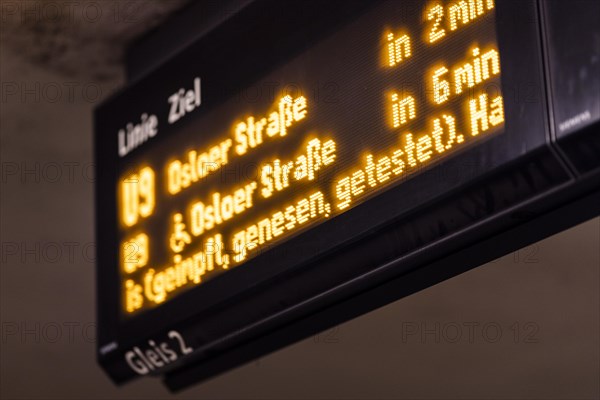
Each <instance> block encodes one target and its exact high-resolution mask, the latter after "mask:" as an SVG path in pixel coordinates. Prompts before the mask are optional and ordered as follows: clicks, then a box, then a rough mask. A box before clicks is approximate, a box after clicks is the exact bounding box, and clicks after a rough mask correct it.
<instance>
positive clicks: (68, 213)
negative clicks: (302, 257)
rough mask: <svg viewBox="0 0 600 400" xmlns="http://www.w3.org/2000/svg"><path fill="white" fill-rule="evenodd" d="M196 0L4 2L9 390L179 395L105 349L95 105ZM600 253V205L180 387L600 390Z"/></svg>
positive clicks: (452, 393) (338, 393)
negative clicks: (151, 38)
mask: <svg viewBox="0 0 600 400" xmlns="http://www.w3.org/2000/svg"><path fill="white" fill-rule="evenodd" d="M182 4H183V1H175V0H173V1H135V0H134V1H126V0H124V1H112V0H105V1H101V2H93V1H78V2H68V1H59V2H53V1H46V2H40V1H5V0H2V1H0V6H1V11H2V14H1V18H2V19H1V22H2V25H1V31H0V34H1V36H0V80H1V84H2V91H1V99H0V107H1V109H0V131H1V138H0V157H1V167H2V170H1V171H2V174H1V190H0V206H1V209H0V235H1V237H0V245H1V249H0V250H1V254H0V261H1V264H2V265H1V269H0V317H1V328H2V332H1V333H2V335H1V340H0V367H1V369H0V398H2V399H108V398H115V399H117V398H118V399H141V398H168V397H171V396H170V395H169V394H168V393H167V391H166V390H165V389H164V388H163V387H162V386H161V385H160V382H158V381H157V380H152V379H143V380H139V381H137V382H135V383H133V384H130V385H128V386H126V387H123V388H115V387H114V386H113V385H112V384H111V383H110V381H109V380H108V378H107V377H106V376H105V375H104V374H103V373H102V371H101V370H100V369H99V367H98V366H97V365H96V363H95V343H94V342H95V332H94V329H95V321H94V306H95V285H94V268H95V265H94V259H95V246H94V235H93V226H94V225H93V224H94V222H93V204H92V198H93V197H92V190H93V162H92V114H91V112H92V110H93V108H94V107H95V106H96V105H97V104H98V103H99V102H100V101H101V100H102V99H103V98H106V97H107V96H108V95H109V94H110V93H111V92H112V91H113V90H114V89H116V88H118V87H119V85H121V84H122V83H123V65H122V55H123V49H124V46H125V45H127V44H128V43H130V42H131V41H133V40H135V39H136V38H138V37H139V36H140V35H142V34H144V33H145V32H148V31H150V30H151V29H153V28H154V27H156V26H157V25H158V24H160V22H161V21H163V20H164V18H165V17H167V16H168V15H169V14H170V13H171V12H173V11H175V10H177V9H179V8H180V7H181V5H182ZM49 5H50V6H49ZM52 5H56V6H58V9H60V10H62V11H61V13H60V14H59V16H58V17H56V15H57V14H55V13H54V11H53V9H52V8H50V7H52ZM98 6H99V8H98ZM65 7H70V8H68V9H69V10H71V11H68V12H65V11H64V10H65ZM94 10H100V13H99V14H98V13H95V14H94ZM599 266H600V220H599V219H595V220H592V221H589V222H587V223H585V224H583V225H581V226H578V227H576V228H573V229H571V230H569V231H566V232H563V233H561V234H559V235H557V236H554V237H551V238H549V239H547V240H544V241H542V242H539V243H537V244H534V245H532V246H530V247H527V248H525V249H522V250H520V251H518V252H515V253H513V254H508V255H506V256H505V257H503V258H501V259H499V260H497V261H495V262H493V263H490V264H488V265H485V266H483V267H481V268H478V269H476V270H474V271H471V272H469V273H467V274H464V275H462V276H459V277H457V278H455V279H452V280H450V281H447V282H445V283H443V284H440V285H437V286H435V287H432V288H430V289H428V290H425V291H423V292H421V293H418V294H416V295H414V296H411V297H409V298H406V299H404V300H402V301H400V302H397V303H394V304H391V305H389V306H387V307H385V308H383V309H380V310H377V311H375V312H372V313H370V314H368V315H365V316H363V317H361V318H358V319H356V320H354V321H351V322H349V323H346V324H344V325H341V326H339V327H337V328H335V329H333V330H331V331H328V332H325V333H323V334H321V335H318V336H315V337H313V338H310V339H307V340H305V341H303V342H301V343H298V344H296V345H294V346H291V347H289V348H287V349H285V350H283V351H280V352H278V353H275V354H273V355H271V356H268V357H265V358H263V359H261V360H259V361H257V362H254V363H251V364H249V365H247V366H244V367H242V368H239V369H237V370H235V371H233V372H231V373H228V374H226V375H224V376H222V377H219V378H217V379H215V380H213V381H211V382H208V383H206V384H204V385H202V386H198V387H196V388H193V389H191V390H188V391H186V392H184V393H182V394H180V395H178V396H177V397H179V398H221V399H237V398H240V399H257V398H278V399H280V398H283V399H292V398H293V399H296V398H320V399H322V398H355V399H358V398H360V399H372V398H390V399H413V398H421V399H434V398H435V399H458V398H478V399H597V398H599V397H600V387H599V377H600V346H599V338H600V328H599V317H598V316H599V315H600V298H599V293H600V290H599V288H600V274H599Z"/></svg>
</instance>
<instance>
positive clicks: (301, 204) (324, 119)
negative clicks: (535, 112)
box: [115, 0, 504, 315]
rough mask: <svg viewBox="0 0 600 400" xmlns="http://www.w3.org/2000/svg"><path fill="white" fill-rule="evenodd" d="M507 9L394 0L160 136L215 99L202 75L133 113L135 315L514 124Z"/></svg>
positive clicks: (123, 206) (124, 217) (130, 191)
mask: <svg viewBox="0 0 600 400" xmlns="http://www.w3.org/2000/svg"><path fill="white" fill-rule="evenodd" d="M494 9H495V5H494V1H493V0H477V1H465V2H462V3H461V2H459V3H447V4H441V3H437V2H434V3H429V4H424V5H423V6H422V9H421V10H414V9H411V10H410V11H411V13H410V14H409V16H410V18H407V17H406V16H405V15H404V14H403V12H404V11H405V10H404V7H399V6H398V2H389V3H388V4H385V5H383V6H381V7H378V8H377V9H376V10H373V11H372V12H369V13H367V14H366V15H365V16H364V17H362V18H360V19H359V20H357V21H356V22H354V23H352V24H350V25H349V26H348V27H346V28H345V29H343V30H342V31H340V32H338V33H336V34H335V35H333V36H332V37H330V38H329V39H327V40H325V41H323V42H322V43H320V44H318V45H317V46H315V47H314V48H312V49H311V50H310V51H309V52H308V53H307V54H306V55H300V56H299V57H297V58H295V59H294V60H292V61H290V62H289V63H288V64H286V65H284V66H282V67H281V68H279V69H277V70H276V71H274V72H273V73H271V74H269V75H268V76H267V77H265V79H263V80H262V81H260V82H258V83H257V84H255V86H254V87H253V88H252V89H249V90H246V91H244V92H243V94H242V97H241V98H237V99H232V100H230V101H229V102H227V103H226V104H224V105H222V106H220V107H219V108H218V109H217V110H214V111H213V112H212V113H211V114H210V115H206V116H203V117H202V118H200V119H198V121H197V122H195V123H194V124H193V125H188V126H186V127H182V128H181V130H180V131H179V132H175V133H170V134H169V137H167V138H165V139H164V140H163V141H161V142H160V144H157V143H156V142H155V140H154V138H155V137H156V136H160V135H161V128H162V127H163V126H164V125H172V126H174V127H177V125H178V124H179V123H180V121H182V120H184V119H185V118H191V115H190V114H193V113H194V111H195V110H196V109H197V108H200V107H202V77H201V76H199V77H195V78H194V79H193V80H190V82H189V85H188V86H187V87H183V88H181V89H179V90H176V91H174V93H173V94H172V95H171V96H169V97H168V99H165V102H164V109H165V111H167V110H168V117H167V118H163V116H164V115H166V112H165V113H164V114H158V115H156V114H144V115H142V116H141V117H140V120H139V121H138V123H137V124H135V125H134V124H131V125H128V126H124V127H123V129H121V130H120V131H119V132H118V146H119V147H118V151H119V156H120V160H119V179H118V181H117V182H115V184H116V185H117V193H118V195H117V196H118V215H117V216H115V217H116V218H117V219H118V221H119V226H120V229H119V238H120V243H121V244H120V247H121V248H120V271H121V288H122V291H121V293H122V294H121V298H122V303H123V310H124V312H125V315H129V314H135V313H137V312H140V311H143V310H145V309H148V308H151V307H153V306H156V305H159V304H162V303H164V302H166V301H169V300H170V299H171V298H173V297H174V296H176V295H177V293H179V292H180V291H182V290H185V289H189V288H192V287H195V286H198V285H201V284H203V283H205V282H207V281H208V280H210V279H211V278H212V277H213V276H216V275H218V274H220V273H223V272H225V271H227V270H230V269H231V268H235V267H238V266H241V265H243V264H244V263H245V262H246V261H247V260H249V259H251V258H252V257H254V256H255V255H256V254H259V253H260V252H264V251H265V250H266V249H268V248H270V247H272V246H276V245H277V244H278V243H280V242H281V241H283V240H285V239H287V238H289V237H291V236H293V235H295V234H297V233H298V232H301V231H303V230H306V229H310V228H311V227H312V226H314V225H315V224H318V223H324V222H326V221H327V220H328V219H331V218H334V217H335V216H336V215H338V214H340V213H342V212H344V211H346V210H349V209H351V208H353V207H354V206H355V205H356V204H359V203H361V202H363V201H365V200H366V199H368V198H369V197H370V196H372V195H375V194H377V193H379V192H380V191H383V190H385V189H386V188H388V187H389V186H390V185H394V184H399V183H400V182H402V180H404V179H407V178H408V177H410V176H412V175H414V174H418V172H419V170H422V169H424V168H427V167H428V166H429V165H430V164H433V163H436V162H437V161H439V160H440V159H442V158H444V157H450V156H451V155H452V154H453V153H455V152H458V151H460V150H462V149H463V148H465V147H468V146H471V145H474V144H475V143H476V142H477V141H479V140H483V139H485V138H487V137H489V136H490V135H493V134H498V133H500V132H501V131H502V127H503V123H504V109H503V98H502V93H501V88H500V79H501V70H500V68H501V67H500V55H499V51H498V45H497V40H496V33H495V23H494V11H495V10H494ZM413 11H416V12H413ZM299 66H301V68H299ZM323 80H324V81H325V82H326V84H325V87H323V88H319V81H323ZM269 83H271V85H269ZM282 84H283V85H282ZM319 89H321V93H319ZM252 96H256V101H248V100H252Z"/></svg>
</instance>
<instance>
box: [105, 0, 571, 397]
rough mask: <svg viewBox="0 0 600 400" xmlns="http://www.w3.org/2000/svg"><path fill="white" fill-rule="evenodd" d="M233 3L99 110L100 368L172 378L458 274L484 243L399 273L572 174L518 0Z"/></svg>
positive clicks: (226, 362)
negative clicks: (219, 20)
mask: <svg viewBox="0 0 600 400" xmlns="http://www.w3.org/2000/svg"><path fill="white" fill-rule="evenodd" d="M249 3H251V4H250V5H249V6H247V7H245V8H243V9H242V10H241V11H239V12H238V13H237V14H235V15H233V16H232V17H231V18H229V19H228V20H227V21H226V22H225V23H223V24H221V25H220V26H219V27H217V28H215V29H214V30H213V31H211V32H210V33H208V34H206V35H205V36H204V37H202V38H201V39H199V40H198V41H197V42H196V43H195V44H193V45H190V46H189V48H186V49H185V50H184V51H183V52H182V53H180V54H178V55H176V56H175V57H173V58H172V59H171V60H168V61H167V62H166V63H165V64H163V65H161V66H160V67H159V68H156V69H155V70H154V71H153V72H151V73H149V74H148V75H146V76H143V77H138V78H136V79H134V81H133V82H131V83H130V85H129V86H128V87H127V88H126V89H125V90H124V91H122V92H121V93H119V94H117V95H116V96H114V97H113V98H111V99H109V100H108V101H107V102H106V103H105V104H103V105H102V106H101V107H99V109H98V110H97V112H96V122H95V123H96V159H97V166H98V170H97V174H98V184H97V192H96V199H97V210H98V211H97V221H98V243H99V254H98V292H99V295H98V296H99V307H98V318H99V324H100V329H99V344H98V347H99V357H100V362H101V363H102V364H103V365H104V366H105V368H107V370H108V371H109V373H110V375H111V377H112V378H113V379H114V380H115V381H116V382H123V381H126V380H129V379H131V378H132V377H134V376H139V375H146V374H157V373H160V374H162V373H167V375H168V376H169V377H170V378H169V379H168V382H169V385H170V386H171V387H172V388H179V387H183V386H186V385H188V384H190V382H192V381H194V380H197V379H203V378H202V377H209V376H212V375H214V374H216V373H219V372H222V371H224V370H226V369H228V368H231V367H232V366H235V365H238V364H240V363H242V362H244V361H247V360H249V359H252V358H253V357H256V356H258V355H260V354H263V353H265V352H268V351H271V350H273V349H276V348H279V347H281V346H283V345H285V344H288V343H291V342H293V341H294V340H298V339H299V338H301V337H305V336H306V335H307V334H309V333H310V332H315V331H318V329H320V328H322V327H325V326H330V325H331V324H332V323H334V321H336V320H338V321H342V320H345V319H348V318H350V317H352V316H355V315H359V314H361V313H364V312H365V311H367V310H368V309H372V308H373V307H376V306H377V304H384V303H385V302H386V301H387V302H389V301H392V300H394V299H396V298H399V297H402V296H405V295H407V294H409V293H411V292H414V291H416V290H419V288H422V287H424V286H427V285H430V284H433V283H435V282H437V281H441V280H443V279H446V278H447V277H450V276H452V275H455V274H457V273H460V272H462V271H464V270H466V269H468V268H472V267H474V266H476V265H472V264H474V263H477V262H478V261H477V260H479V262H482V261H483V260H487V259H489V258H490V257H492V253H494V251H496V250H494V251H489V252H484V253H485V254H484V255H481V257H479V255H478V256H477V257H470V258H469V260H468V262H465V263H464V265H465V266H464V269H463V267H462V266H461V265H460V263H459V264H456V261H454V264H452V268H448V270H447V271H446V270H444V269H442V270H439V271H437V272H436V273H430V274H429V275H428V277H427V278H426V279H425V278H409V276H408V275H407V274H408V273H409V272H410V271H413V270H415V269H416V268H419V267H422V266H424V265H427V264H428V263H431V262H433V261H435V260H437V259H441V258H444V257H448V256H449V254H450V253H451V252H453V251H457V250H458V249H464V248H465V247H466V246H467V244H469V245H473V244H474V243H477V241H480V240H481V238H482V237H489V236H490V235H492V234H495V233H498V232H500V231H503V230H506V229H508V228H509V227H511V226H513V225H515V224H518V223H521V222H522V220H521V218H522V217H520V216H522V215H526V216H532V215H537V213H538V212H541V210H546V209H550V207H551V204H552V206H553V205H554V203H552V202H548V203H544V204H543V207H542V205H538V206H537V207H538V208H526V209H523V210H518V209H517V206H521V205H524V204H529V206H528V207H531V205H530V204H533V203H531V199H533V198H542V197H543V196H542V194H544V193H549V192H551V191H553V190H556V189H557V188H559V187H566V186H565V185H567V183H568V182H573V181H574V180H576V174H577V173H576V172H575V171H572V170H569V167H568V165H567V164H568V162H565V161H564V160H561V159H560V158H557V154H556V151H553V150H552V149H551V147H552V146H553V143H552V140H553V138H552V137H551V135H550V134H549V132H548V126H549V123H548V113H547V104H546V97H545V92H546V91H545V90H544V89H543V86H544V81H543V65H542V52H541V40H540V38H539V37H538V35H539V32H540V29H539V24H538V19H537V18H538V8H537V6H536V2H535V1H532V0H526V1H523V2H514V1H509V0H452V1H450V0H447V1H441V0H436V1H419V0H410V1H404V0H403V1H395V0H386V1H384V0H381V1H380V0H377V1H369V2H364V1H330V2H326V4H321V3H320V2H318V1H314V0H303V1H287V2H277V1H271V0H259V1H256V2H249ZM309 22H310V23H309ZM528 202H529V203H528ZM544 207H545V208H544ZM506 215H509V216H510V217H506ZM527 218H529V217H527ZM531 218H533V217H531ZM496 247H497V251H501V250H500V249H501V248H502V246H496ZM488 253H489V254H488ZM447 259H448V260H450V258H447ZM423 271H425V269H423ZM415 279H416V281H415ZM396 281H398V282H400V283H399V285H400V286H399V287H400V289H394V290H391V289H388V292H390V293H392V294H389V295H386V296H382V293H384V291H383V289H381V290H380V291H379V292H377V293H378V295H374V296H371V297H369V296H370V295H368V294H364V296H366V297H364V296H363V295H361V296H363V297H360V296H358V294H359V293H363V292H365V293H367V291H368V290H371V289H373V288H375V287H377V286H378V285H384V284H388V285H389V284H391V282H396ZM349 299H350V300H349ZM352 299H353V300H352ZM342 300H344V301H354V302H355V303H354V305H346V306H344V307H343V308H342V309H341V310H337V309H336V310H334V309H328V308H327V307H332V306H333V305H334V304H337V302H340V301H342ZM348 304H350V303H348ZM367 305H368V306H367ZM324 310H329V311H324ZM361 310H363V311H361ZM309 317H311V318H312V320H311V321H309V320H308V319H307V318H309ZM304 320H306V322H303V324H304V325H302V326H303V327H302V328H300V327H294V325H290V324H292V323H300V322H299V321H304ZM284 326H287V328H285V329H283V327H284ZM277 332H282V333H281V334H282V335H284V336H282V337H280V338H278V339H276V338H274V337H270V336H265V335H267V333H269V334H277ZM283 332H287V333H285V334H284V333H283ZM261 338H262V339H261ZM294 338H295V339H294ZM254 340H262V341H263V342H261V344H259V343H258V342H253V341H254ZM240 346H241V347H240ZM243 346H247V347H243ZM220 357H225V358H220ZM211 360H219V361H211ZM190 365H193V366H194V368H195V369H193V370H190V367H189V366H190ZM188 370H189V371H190V372H189V373H188V374H187V375H186V372H185V371H188ZM199 377H200V378H199Z"/></svg>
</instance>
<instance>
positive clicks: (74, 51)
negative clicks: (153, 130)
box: [0, 0, 189, 81]
mask: <svg viewBox="0 0 600 400" xmlns="http://www.w3.org/2000/svg"><path fill="white" fill-rule="evenodd" d="M188 1H189V0H133V1H127V0H125V1H111V0H108V1H106V0H105V1H89V0H85V1H62V2H61V1H58V2H53V1H44V0H36V1H31V0H27V1H22V2H17V1H13V2H10V1H4V0H3V1H2V4H3V5H2V7H3V12H2V32H1V36H0V37H1V39H0V40H1V43H2V45H3V47H4V48H5V49H6V50H9V51H11V52H12V53H13V55H14V56H16V57H19V58H20V59H21V60H22V62H23V63H27V64H31V65H36V66H40V67H42V68H44V69H46V70H48V71H53V72H56V73H57V74H61V75H63V76H65V77H69V78H70V79H73V78H84V79H93V80H97V81H98V80H99V81H106V80H111V79H116V78H118V77H119V76H120V75H121V73H122V69H123V65H122V59H123V54H124V51H125V49H126V48H127V46H128V45H129V44H130V43H131V42H132V41H134V40H136V39H137V38H139V37H140V36H142V35H144V34H145V33H147V32H149V31H150V30H152V29H154V28H155V27H156V26H158V25H159V24H160V23H161V22H162V21H163V20H165V18H167V17H168V16H169V15H171V14H172V13H173V12H175V11H177V10H178V9H180V8H181V7H182V6H183V5H184V4H186V3H187V2H188Z"/></svg>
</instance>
